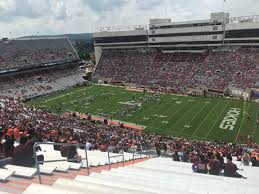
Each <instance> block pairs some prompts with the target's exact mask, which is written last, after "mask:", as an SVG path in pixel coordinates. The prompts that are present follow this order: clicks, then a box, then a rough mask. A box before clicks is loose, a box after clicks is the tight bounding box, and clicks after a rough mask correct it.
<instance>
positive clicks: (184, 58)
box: [94, 49, 259, 93]
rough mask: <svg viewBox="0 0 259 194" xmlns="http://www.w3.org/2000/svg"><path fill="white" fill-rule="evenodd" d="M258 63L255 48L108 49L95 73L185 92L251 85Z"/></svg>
mask: <svg viewBox="0 0 259 194" xmlns="http://www.w3.org/2000/svg"><path fill="white" fill-rule="evenodd" d="M257 64H259V55H258V51H257V50H253V49H239V50H226V51H205V52H203V53H187V52H183V53H162V52H160V51H154V50H153V51H143V50H139V51H104V52H103V54H102V57H101V60H100V62H99V64H98V66H97V69H96V71H95V74H94V75H95V76H96V77H99V78H111V79H112V82H126V83H134V84H137V85H139V86H142V85H144V86H151V87H154V86H159V87H163V88H170V90H171V91H173V92H177V93H185V92H186V89H187V88H192V89H196V88H207V89H217V90H224V89H226V88H227V87H228V86H232V87H236V88H240V89H247V88H249V89H250V88H251V87H253V86H254V85H255V83H256V81H257V80H256V79H257V74H258V68H257ZM167 90H168V89H167Z"/></svg>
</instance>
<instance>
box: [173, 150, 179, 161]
mask: <svg viewBox="0 0 259 194" xmlns="http://www.w3.org/2000/svg"><path fill="white" fill-rule="evenodd" d="M173 161H178V162H180V156H179V154H178V152H177V151H175V152H174V154H173Z"/></svg>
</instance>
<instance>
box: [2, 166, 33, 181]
mask: <svg viewBox="0 0 259 194" xmlns="http://www.w3.org/2000/svg"><path fill="white" fill-rule="evenodd" d="M4 168H6V169H8V170H10V171H15V173H14V175H15V176H20V177H25V178H32V177H33V175H35V174H36V172H37V169H35V168H27V167H21V166H15V165H9V164H8V165H5V166H4Z"/></svg>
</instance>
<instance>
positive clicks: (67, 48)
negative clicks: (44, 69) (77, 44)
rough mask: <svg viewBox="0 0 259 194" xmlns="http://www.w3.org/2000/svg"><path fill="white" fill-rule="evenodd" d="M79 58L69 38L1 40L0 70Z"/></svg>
mask: <svg viewBox="0 0 259 194" xmlns="http://www.w3.org/2000/svg"><path fill="white" fill-rule="evenodd" d="M66 60H67V61H71V60H72V61H74V60H78V56H77V54H76V53H75V51H74V50H73V48H72V47H71V44H70V42H69V41H68V39H67V38H57V39H18V40H7V41H0V71H7V70H8V69H20V68H28V67H36V66H39V65H43V64H49V63H54V62H60V61H66Z"/></svg>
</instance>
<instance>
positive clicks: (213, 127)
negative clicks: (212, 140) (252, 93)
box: [205, 101, 230, 139]
mask: <svg viewBox="0 0 259 194" xmlns="http://www.w3.org/2000/svg"><path fill="white" fill-rule="evenodd" d="M229 103H230V101H228V103H227V104H226V106H225V107H224V109H223V110H222V111H221V113H220V115H219V117H218V118H217V120H216V122H215V123H214V124H213V125H212V127H211V128H210V130H209V133H207V135H206V137H205V139H208V137H209V135H210V133H211V131H212V130H213V128H214V127H215V125H216V124H217V122H218V120H219V118H220V117H221V115H222V114H223V112H225V109H226V108H227V106H228V105H229Z"/></svg>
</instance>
